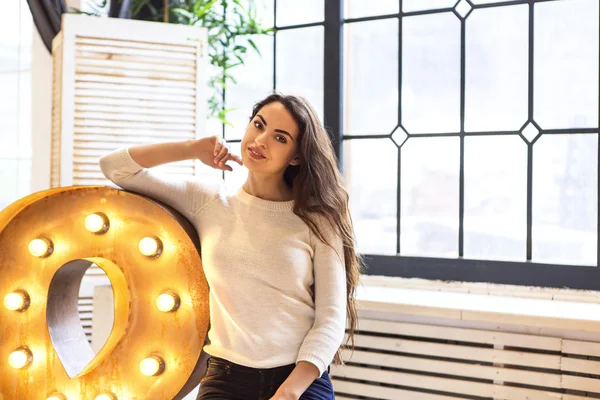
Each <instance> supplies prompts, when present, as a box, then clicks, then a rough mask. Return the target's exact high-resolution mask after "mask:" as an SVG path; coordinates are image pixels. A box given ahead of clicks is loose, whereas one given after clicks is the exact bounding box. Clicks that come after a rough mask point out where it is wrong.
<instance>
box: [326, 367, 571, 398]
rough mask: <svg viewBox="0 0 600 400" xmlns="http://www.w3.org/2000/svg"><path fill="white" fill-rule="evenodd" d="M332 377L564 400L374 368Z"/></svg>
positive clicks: (341, 372) (338, 371)
mask: <svg viewBox="0 0 600 400" xmlns="http://www.w3.org/2000/svg"><path fill="white" fill-rule="evenodd" d="M332 371H334V372H332V374H334V375H335V376H337V377H344V378H351V379H357V380H358V379H360V380H364V381H371V382H380V383H387V384H394V385H400V386H408V387H414V388H421V389H429V390H436V391H440V392H447V393H449V394H452V393H454V394H463V395H469V396H481V397H491V398H494V399H503V400H517V399H519V400H520V399H523V400H524V399H527V400H550V399H561V397H562V395H561V394H560V393H554V392H545V391H540V390H535V389H525V388H517V387H511V386H503V385H494V384H488V383H480V382H472V381H462V380H457V379H448V378H438V377H432V376H425V375H416V374H408V373H404V372H392V371H384V370H376V369H370V368H362V367H353V366H344V367H336V366H332Z"/></svg>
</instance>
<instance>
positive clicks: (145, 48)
mask: <svg viewBox="0 0 600 400" xmlns="http://www.w3.org/2000/svg"><path fill="white" fill-rule="evenodd" d="M205 38H206V32H205V31H204V30H202V29H199V28H196V27H187V26H181V25H173V24H164V23H152V22H145V21H131V20H122V19H110V18H95V17H88V16H84V15H65V16H64V20H63V30H62V31H61V34H60V35H59V36H57V39H55V41H54V44H53V48H54V49H53V54H54V60H55V62H54V68H55V71H54V75H55V79H54V85H55V86H54V102H55V104H54V108H55V110H56V111H55V112H54V113H53V126H54V129H53V152H52V166H51V168H52V171H51V175H52V177H53V179H52V186H67V185H106V184H109V182H108V181H107V180H106V179H105V178H104V176H103V175H102V173H101V172H100V168H99V166H98V159H99V158H100V157H101V156H102V155H104V154H106V153H107V152H109V151H111V150H114V149H116V148H119V147H128V146H132V145H136V144H144V143H157V142H167V141H178V140H187V139H194V138H197V137H199V136H200V132H203V131H204V129H203V127H204V120H205V116H206V104H205V103H206V97H207V96H206V94H205V93H206V92H205V90H206V89H205V88H206V81H207V79H206V76H205V75H206V74H205V72H204V71H205V70H206V66H205V64H206V63H207V58H206V54H205V47H206V46H205V43H206V39H205ZM197 167H198V163H197V162H195V161H193V160H189V161H182V162H179V163H176V164H171V165H167V166H163V167H159V169H160V170H162V172H164V173H167V174H173V175H195V174H197V172H198V171H197Z"/></svg>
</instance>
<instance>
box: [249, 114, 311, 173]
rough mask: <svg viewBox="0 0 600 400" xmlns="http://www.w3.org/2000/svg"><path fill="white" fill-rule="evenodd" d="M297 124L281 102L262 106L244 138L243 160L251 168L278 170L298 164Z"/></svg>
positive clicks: (253, 170)
mask: <svg viewBox="0 0 600 400" xmlns="http://www.w3.org/2000/svg"><path fill="white" fill-rule="evenodd" d="M298 137H299V132H298V125H297V124H296V121H294V118H293V117H292V114H290V112H289V111H288V110H287V109H286V108H285V107H284V105H283V104H281V103H279V102H274V103H269V104H267V105H266V106H264V107H263V108H261V109H260V110H259V111H258V113H257V114H256V115H255V116H254V118H253V119H252V120H251V121H250V123H249V124H248V127H247V128H246V133H245V134H244V138H243V139H242V150H241V153H242V161H243V162H244V165H245V166H246V167H247V168H248V169H249V170H250V171H252V172H259V173H267V174H278V173H282V172H283V171H285V169H286V168H287V167H288V165H290V164H291V165H298V164H299V163H300V158H299V156H298V143H297V141H298Z"/></svg>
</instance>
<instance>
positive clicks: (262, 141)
mask: <svg viewBox="0 0 600 400" xmlns="http://www.w3.org/2000/svg"><path fill="white" fill-rule="evenodd" d="M255 141H256V144H257V145H259V146H260V147H262V148H266V147H267V132H263V133H261V134H260V135H258V136H257V137H256V139H255Z"/></svg>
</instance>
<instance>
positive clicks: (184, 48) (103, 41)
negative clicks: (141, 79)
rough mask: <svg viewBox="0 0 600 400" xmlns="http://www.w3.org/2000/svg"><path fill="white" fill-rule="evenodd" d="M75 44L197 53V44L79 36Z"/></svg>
mask: <svg viewBox="0 0 600 400" xmlns="http://www.w3.org/2000/svg"><path fill="white" fill-rule="evenodd" d="M75 43H77V44H80V45H92V46H93V45H99V46H111V47H123V48H127V49H131V48H136V49H146V50H156V51H170V52H181V53H192V54H195V53H196V51H197V50H196V44H195V43H191V44H189V45H181V44H172V43H168V44H167V43H153V42H140V41H132V40H116V39H108V38H91V37H85V36H77V37H76V38H75Z"/></svg>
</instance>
